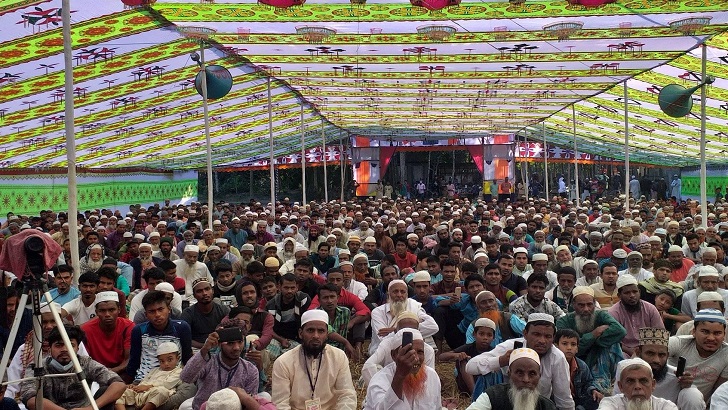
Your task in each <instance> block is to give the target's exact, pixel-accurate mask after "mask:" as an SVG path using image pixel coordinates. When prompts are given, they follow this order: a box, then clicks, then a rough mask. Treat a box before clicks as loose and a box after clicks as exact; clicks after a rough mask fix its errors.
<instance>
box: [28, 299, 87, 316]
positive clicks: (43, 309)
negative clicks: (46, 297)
mask: <svg viewBox="0 0 728 410" xmlns="http://www.w3.org/2000/svg"><path fill="white" fill-rule="evenodd" d="M97 297H98V296H97ZM50 305H53V307H54V308H56V311H57V312H58V313H59V314H60V313H61V305H60V304H58V303H56V302H51V303H47V302H46V303H42V304H41V305H40V313H51V307H50Z"/></svg>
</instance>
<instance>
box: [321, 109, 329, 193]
mask: <svg viewBox="0 0 728 410" xmlns="http://www.w3.org/2000/svg"><path fill="white" fill-rule="evenodd" d="M321 156H322V157H323V160H324V201H326V202H329V177H328V173H327V172H326V132H325V131H324V119H323V117H321Z"/></svg>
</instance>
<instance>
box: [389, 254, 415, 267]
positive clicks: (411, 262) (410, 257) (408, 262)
mask: <svg viewBox="0 0 728 410" xmlns="http://www.w3.org/2000/svg"><path fill="white" fill-rule="evenodd" d="M393 256H394V263H396V264H397V266H398V267H399V270H400V271H401V270H402V269H407V268H411V267H413V266H415V264H416V263H417V256H416V255H414V254H413V253H411V252H405V254H404V257H401V256H399V254H398V253H396V252H395V253H394V255H393Z"/></svg>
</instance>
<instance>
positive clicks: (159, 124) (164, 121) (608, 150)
mask: <svg viewBox="0 0 728 410" xmlns="http://www.w3.org/2000/svg"><path fill="white" fill-rule="evenodd" d="M71 3H72V10H71V18H72V23H73V26H72V29H73V33H72V35H73V72H74V106H75V117H76V118H75V128H76V131H75V138H76V145H77V163H78V165H79V166H82V167H86V168H91V169H103V168H126V167H145V168H151V169H167V170H180V169H202V168H204V163H205V146H204V144H205V136H204V131H203V129H204V127H203V124H204V120H203V115H202V104H201V97H200V96H199V95H198V94H197V92H196V91H195V89H194V86H193V84H192V81H193V78H194V76H195V75H196V73H197V72H198V67H197V65H196V64H195V63H194V62H193V61H192V60H191V59H190V57H189V55H190V53H191V52H194V51H198V52H199V48H200V46H199V43H198V42H197V41H195V40H192V39H187V38H184V37H183V36H182V35H181V34H180V32H179V30H178V27H182V26H201V27H207V28H212V29H214V30H216V34H214V35H212V36H211V37H210V38H209V39H208V40H207V41H206V42H205V43H204V54H205V55H204V57H205V60H206V61H207V62H208V63H210V64H219V65H222V66H224V67H226V68H227V69H229V70H230V72H231V73H232V75H233V77H234V85H233V89H232V91H231V92H230V93H229V94H228V95H227V96H226V97H224V98H222V99H220V100H216V101H211V102H210V125H211V141H212V159H213V164H214V166H215V167H218V168H234V167H240V166H246V165H250V164H252V163H255V162H256V161H260V160H261V159H265V158H267V157H268V156H269V150H270V147H269V143H268V138H269V129H268V126H269V120H268V115H269V112H268V109H269V105H268V88H267V87H268V86H267V84H268V80H269V79H270V83H271V106H270V108H271V112H270V115H271V119H272V122H271V124H272V128H273V130H272V133H273V138H274V139H275V143H274V154H275V155H276V156H284V155H289V154H292V153H295V152H300V151H301V145H302V141H301V139H302V134H303V138H304V140H305V141H304V142H303V145H305V146H306V147H307V148H311V147H313V146H316V145H320V144H321V143H322V139H323V140H326V141H327V142H333V141H337V142H338V141H339V140H340V139H342V138H348V137H351V136H364V137H369V138H372V139H380V140H385V141H386V140H422V139H428V140H434V139H457V138H472V137H479V136H486V135H493V134H520V135H528V136H529V137H530V138H535V139H538V140H541V139H542V138H543V135H542V134H541V133H542V124H545V129H546V132H545V134H546V140H547V141H548V142H550V143H552V144H556V145H560V146H571V145H572V143H573V142H572V140H573V135H572V132H573V123H572V110H571V106H572V105H573V106H574V107H575V111H576V123H577V124H576V125H577V126H576V134H577V140H578V147H579V150H580V151H581V152H587V153H591V154H595V155H602V156H605V157H609V158H617V159H621V158H622V157H623V156H624V147H623V143H624V134H623V132H624V131H623V120H624V113H623V109H624V102H623V101H622V97H623V88H622V83H623V82H624V81H627V87H628V100H629V107H630V140H629V146H630V155H631V156H632V159H633V160H634V161H637V162H641V163H649V164H655V165H665V166H691V165H696V164H698V163H699V139H700V130H699V126H700V124H699V122H700V121H699V112H700V111H699V110H700V104H695V105H694V107H693V111H692V113H693V115H690V116H688V117H685V118H680V119H674V118H670V117H667V116H666V115H664V114H662V112H661V111H660V110H659V108H658V106H657V93H658V92H659V90H660V89H661V88H662V87H664V86H665V85H668V84H672V83H678V84H682V85H685V86H691V85H694V84H696V83H697V82H698V81H699V79H700V49H699V48H697V47H698V46H699V45H700V44H702V43H703V42H706V44H707V47H708V63H707V71H708V74H710V75H713V76H715V77H717V81H716V82H715V83H714V84H713V85H711V86H710V87H708V99H707V107H708V108H707V116H708V129H707V139H708V144H707V150H706V159H707V161H708V163H712V164H720V163H724V162H725V154H726V152H728V34H726V33H725V30H726V28H728V9H727V8H726V6H725V2H724V1H721V0H618V1H616V2H614V3H611V4H606V5H602V6H595V7H586V6H582V5H579V4H578V3H579V1H577V0H572V1H531V0H527V1H526V2H524V3H522V4H515V3H510V2H507V1H502V0H498V1H496V0H484V1H480V2H467V1H465V2H463V3H461V4H460V5H459V6H456V7H450V8H445V9H443V10H439V11H430V10H427V9H424V8H420V7H415V6H412V5H411V4H410V3H409V1H405V0H368V1H365V2H364V1H354V2H350V1H349V0H309V1H307V2H306V3H305V4H303V5H301V6H297V7H292V8H275V7H271V6H268V5H264V4H259V3H256V2H255V1H253V0H214V1H213V0H204V1H200V0H169V1H168V0H158V1H156V2H155V1H147V2H142V1H137V2H133V1H128V2H127V3H149V5H148V6H145V7H138V8H129V7H126V6H125V5H124V3H122V1H120V0H104V1H97V0H76V1H73V2H71ZM60 7H61V0H7V1H4V2H3V3H2V5H0V23H2V27H6V28H8V29H6V30H2V31H0V66H1V67H0V142H1V144H2V145H0V166H2V167H3V168H15V169H19V170H24V169H29V168H34V169H45V168H49V167H65V166H66V151H65V133H64V120H65V119H64V117H63V115H64V107H65V106H64V99H65V96H64V93H63V87H64V64H63V55H62V51H63V41H62V37H61V25H60V23H61V21H60V14H61V12H60ZM698 94H699V93H697V94H696V97H697V95H698ZM302 107H303V108H302ZM302 116H303V121H301V117H302ZM21 172H22V171H21ZM90 195H91V196H92V197H93V198H96V197H97V195H96V194H90ZM50 197H52V196H48V195H46V200H49V199H47V198H50ZM42 198H43V197H42V196H37V198H36V199H34V200H38V201H40V200H41V199H42ZM10 200H11V201H12V200H15V199H10Z"/></svg>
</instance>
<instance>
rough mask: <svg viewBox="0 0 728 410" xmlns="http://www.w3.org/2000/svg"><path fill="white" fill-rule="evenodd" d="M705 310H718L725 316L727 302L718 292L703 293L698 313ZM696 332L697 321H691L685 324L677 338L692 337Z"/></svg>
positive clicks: (699, 299) (699, 301)
mask: <svg viewBox="0 0 728 410" xmlns="http://www.w3.org/2000/svg"><path fill="white" fill-rule="evenodd" d="M703 309H716V310H719V311H720V312H721V313H723V314H724V315H725V302H724V301H723V296H721V294H720V293H718V292H703V293H701V294H700V296H698V312H699V311H701V310H703ZM693 330H695V321H694V320H689V321H687V322H685V323H683V324H682V325H681V326H680V327H679V328H678V329H677V332H676V333H675V336H690V335H692V334H693Z"/></svg>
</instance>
